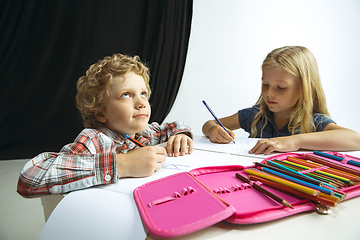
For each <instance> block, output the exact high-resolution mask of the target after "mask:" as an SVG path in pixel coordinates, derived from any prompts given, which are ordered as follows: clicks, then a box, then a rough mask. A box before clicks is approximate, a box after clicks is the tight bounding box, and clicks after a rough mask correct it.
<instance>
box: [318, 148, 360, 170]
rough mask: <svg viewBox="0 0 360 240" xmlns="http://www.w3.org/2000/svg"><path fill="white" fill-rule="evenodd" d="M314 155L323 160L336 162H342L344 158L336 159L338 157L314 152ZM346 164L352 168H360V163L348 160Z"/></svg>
mask: <svg viewBox="0 0 360 240" xmlns="http://www.w3.org/2000/svg"><path fill="white" fill-rule="evenodd" d="M314 154H316V155H318V156H322V157H325V158H329V159H333V160H335V161H338V162H341V161H342V160H344V158H342V157H338V156H335V155H332V154H328V153H324V152H319V151H314ZM347 163H348V164H350V165H353V166H357V167H360V162H356V161H352V160H349V161H348V162H347Z"/></svg>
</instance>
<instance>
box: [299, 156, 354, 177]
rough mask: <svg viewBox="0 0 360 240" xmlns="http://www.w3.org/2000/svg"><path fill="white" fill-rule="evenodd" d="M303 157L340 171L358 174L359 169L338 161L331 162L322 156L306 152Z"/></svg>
mask: <svg viewBox="0 0 360 240" xmlns="http://www.w3.org/2000/svg"><path fill="white" fill-rule="evenodd" d="M305 158H306V159H308V160H311V161H313V162H316V163H320V164H323V165H326V166H329V167H332V168H335V169H337V170H341V171H344V172H348V173H351V174H354V175H357V176H360V171H359V170H356V169H354V168H350V167H347V166H344V165H341V164H339V163H334V162H331V161H329V160H326V159H324V158H320V157H316V156H314V155H310V154H306V155H305Z"/></svg>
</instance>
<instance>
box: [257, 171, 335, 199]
mask: <svg viewBox="0 0 360 240" xmlns="http://www.w3.org/2000/svg"><path fill="white" fill-rule="evenodd" d="M263 171H264V172H267V173H270V174H273V175H275V176H278V177H281V178H283V179H286V180H289V181H291V182H294V183H297V184H300V185H303V186H305V187H309V188H312V189H316V190H319V191H320V192H323V193H326V194H329V195H334V193H333V191H332V190H330V189H328V188H324V187H320V186H319V185H315V184H312V183H309V182H306V181H303V180H300V179H298V178H295V177H292V176H289V175H287V174H283V173H280V172H277V171H274V170H271V169H269V168H265V167H264V168H263Z"/></svg>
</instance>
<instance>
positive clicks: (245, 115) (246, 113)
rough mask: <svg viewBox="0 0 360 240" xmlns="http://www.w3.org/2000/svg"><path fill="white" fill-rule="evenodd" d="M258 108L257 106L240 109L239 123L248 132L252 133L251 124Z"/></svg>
mask: <svg viewBox="0 0 360 240" xmlns="http://www.w3.org/2000/svg"><path fill="white" fill-rule="evenodd" d="M257 112H258V110H256V108H255V107H251V108H245V109H242V110H239V111H238V118H239V124H240V127H241V128H242V129H244V130H245V131H246V132H247V133H249V134H250V133H251V124H252V122H253V121H254V117H255V115H256V113H257Z"/></svg>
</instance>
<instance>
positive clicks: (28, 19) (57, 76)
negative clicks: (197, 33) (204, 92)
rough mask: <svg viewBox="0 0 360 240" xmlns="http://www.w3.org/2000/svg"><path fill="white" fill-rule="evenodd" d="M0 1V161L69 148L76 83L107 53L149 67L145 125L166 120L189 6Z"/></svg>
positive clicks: (161, 1) (118, 0) (180, 2)
mask: <svg viewBox="0 0 360 240" xmlns="http://www.w3.org/2000/svg"><path fill="white" fill-rule="evenodd" d="M1 2H2V3H1V6H0V102H1V105H2V106H1V113H0V133H1V137H0V159H2V160H4V159H18V158H32V157H34V156H35V155H37V154H38V153H41V152H44V151H55V152H58V151H59V150H60V149H61V147H62V146H63V145H65V144H67V143H70V142H72V141H73V140H74V138H75V137H76V136H77V134H78V133H79V132H80V131H81V130H82V129H83V124H82V119H81V116H80V113H79V111H78V110H77V109H76V107H75V96H76V81H77V79H78V78H79V77H80V76H82V75H83V74H84V73H85V71H86V70H87V69H88V67H89V66H90V65H91V64H93V63H95V62H97V61H98V60H99V59H103V58H104V57H105V56H107V55H112V54H113V53H123V54H129V55H139V56H140V58H141V59H142V60H143V61H145V62H147V63H148V66H149V67H150V73H151V80H150V84H151V87H152V90H153V94H152V97H151V99H150V104H151V105H152V117H151V120H150V121H156V122H159V123H161V122H162V121H163V119H164V118H165V117H166V115H167V114H168V112H169V111H170V109H171V106H172V104H173V102H174V100H175V97H176V94H177V91H178V88H179V85H180V82H181V78H182V74H183V69H184V65H185V59H186V54H187V48H188V41H189V36H190V27H191V19H192V0H103V1H99V0H82V1H80V0H51V1H43V0H38V1H36V0H8V1H1ZM179 120H181V119H179Z"/></svg>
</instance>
